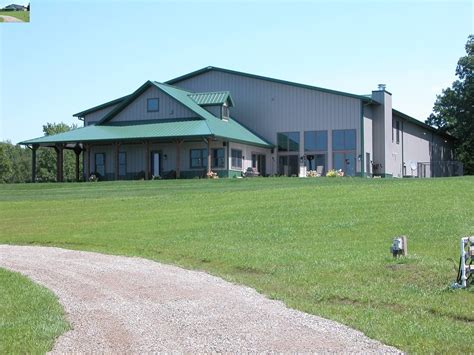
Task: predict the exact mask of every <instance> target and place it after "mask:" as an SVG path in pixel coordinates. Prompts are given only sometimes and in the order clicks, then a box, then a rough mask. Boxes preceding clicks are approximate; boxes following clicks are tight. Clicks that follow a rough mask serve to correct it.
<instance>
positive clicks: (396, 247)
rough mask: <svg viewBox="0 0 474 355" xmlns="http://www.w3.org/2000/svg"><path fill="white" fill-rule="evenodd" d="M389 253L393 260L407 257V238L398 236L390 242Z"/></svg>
mask: <svg viewBox="0 0 474 355" xmlns="http://www.w3.org/2000/svg"><path fill="white" fill-rule="evenodd" d="M390 252H391V253H392V255H393V257H394V258H398V257H399V256H401V255H403V256H406V255H408V242H407V237H406V236H405V235H400V236H398V237H395V238H394V239H393V241H392V246H391V247H390Z"/></svg>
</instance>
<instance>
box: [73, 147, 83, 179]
mask: <svg viewBox="0 0 474 355" xmlns="http://www.w3.org/2000/svg"><path fill="white" fill-rule="evenodd" d="M81 151H82V149H81V147H79V145H76V146H75V147H74V154H76V182H79V158H80V155H81Z"/></svg>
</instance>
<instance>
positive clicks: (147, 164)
mask: <svg viewBox="0 0 474 355" xmlns="http://www.w3.org/2000/svg"><path fill="white" fill-rule="evenodd" d="M149 178H150V142H149V141H146V142H145V180H148V179H149Z"/></svg>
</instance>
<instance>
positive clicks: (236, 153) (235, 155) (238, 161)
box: [231, 149, 242, 169]
mask: <svg viewBox="0 0 474 355" xmlns="http://www.w3.org/2000/svg"><path fill="white" fill-rule="evenodd" d="M231 166H232V168H237V169H242V151H241V150H238V149H232V150H231Z"/></svg>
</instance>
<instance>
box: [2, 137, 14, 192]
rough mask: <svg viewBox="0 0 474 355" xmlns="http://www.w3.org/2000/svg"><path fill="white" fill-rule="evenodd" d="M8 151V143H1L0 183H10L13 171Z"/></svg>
mask: <svg viewBox="0 0 474 355" xmlns="http://www.w3.org/2000/svg"><path fill="white" fill-rule="evenodd" d="M7 149H8V147H7V143H3V142H0V183H4V182H9V181H10V178H11V175H12V171H13V169H12V162H11V160H10V157H9V156H8V152H7Z"/></svg>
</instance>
